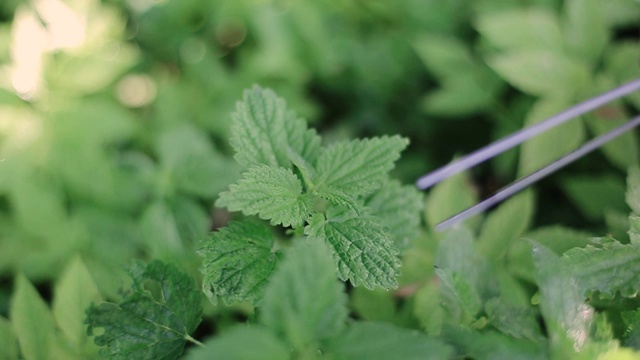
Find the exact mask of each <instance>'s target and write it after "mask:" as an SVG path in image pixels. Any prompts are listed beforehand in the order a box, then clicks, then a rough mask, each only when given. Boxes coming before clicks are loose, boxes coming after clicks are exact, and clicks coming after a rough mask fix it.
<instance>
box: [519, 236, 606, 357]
mask: <svg viewBox="0 0 640 360" xmlns="http://www.w3.org/2000/svg"><path fill="white" fill-rule="evenodd" d="M532 247H533V259H534V264H535V267H536V280H537V282H538V286H539V287H540V294H541V300H540V307H541V310H542V316H543V317H544V320H545V324H546V326H547V329H548V330H549V333H550V338H551V342H552V344H554V346H560V348H559V349H554V350H555V351H559V352H560V353H562V352H563V351H565V350H564V348H563V345H564V344H566V343H567V342H569V343H570V345H571V348H572V350H573V351H576V352H577V351H580V350H581V349H583V348H584V347H585V345H586V344H587V340H588V338H589V333H590V328H591V324H592V323H593V321H594V319H595V318H594V314H595V312H594V310H593V308H591V307H590V306H589V305H587V304H585V303H584V300H583V295H582V293H581V288H580V287H579V286H578V285H577V282H576V279H575V278H574V277H573V276H572V275H573V273H572V271H570V269H569V268H568V267H567V266H566V265H565V264H564V262H563V261H561V259H560V257H559V256H558V255H556V254H554V253H553V252H552V251H551V250H550V249H548V248H546V247H544V246H543V245H541V244H538V243H535V242H532Z"/></svg>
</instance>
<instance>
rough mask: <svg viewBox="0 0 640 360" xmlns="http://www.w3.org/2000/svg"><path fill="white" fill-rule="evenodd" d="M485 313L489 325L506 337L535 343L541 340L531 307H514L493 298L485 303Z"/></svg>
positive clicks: (502, 300) (540, 333)
mask: <svg viewBox="0 0 640 360" xmlns="http://www.w3.org/2000/svg"><path fill="white" fill-rule="evenodd" d="M485 312H486V313H487V317H488V319H489V323H490V324H491V325H492V326H493V327H495V328H496V329H498V330H500V331H501V332H503V333H504V334H506V335H509V336H512V337H514V338H516V339H525V340H536V341H538V340H541V339H542V338H543V336H542V331H541V329H540V324H539V323H538V319H537V318H536V315H537V314H536V312H535V311H534V310H533V309H532V308H531V307H525V306H516V305H514V304H512V303H510V302H509V301H505V300H504V299H503V298H493V299H490V300H489V301H487V303H486V305H485Z"/></svg>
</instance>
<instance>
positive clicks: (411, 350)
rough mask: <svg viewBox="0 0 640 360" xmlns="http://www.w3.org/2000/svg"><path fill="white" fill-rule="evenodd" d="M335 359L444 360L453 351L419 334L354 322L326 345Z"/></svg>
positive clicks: (374, 324) (381, 325)
mask: <svg viewBox="0 0 640 360" xmlns="http://www.w3.org/2000/svg"><path fill="white" fill-rule="evenodd" d="M329 346H330V353H331V354H332V355H334V356H335V358H336V359H345V360H346V359H349V360H358V359H362V360H377V359H379V360H386V359H407V360H408V359H416V360H418V359H421V360H429V359H433V360H440V359H448V358H449V357H450V356H451V355H452V353H453V349H452V348H451V347H449V346H448V345H446V344H445V343H443V342H442V341H440V340H436V339H432V338H430V337H428V336H426V335H424V334H422V333H420V332H419V331H416V330H409V329H403V328H398V327H395V326H393V325H391V324H386V323H375V322H356V323H353V324H352V325H351V326H350V327H349V329H348V330H347V331H346V332H345V333H344V334H342V335H340V336H338V337H337V338H336V340H335V341H333V342H332V343H331V344H330V345H329Z"/></svg>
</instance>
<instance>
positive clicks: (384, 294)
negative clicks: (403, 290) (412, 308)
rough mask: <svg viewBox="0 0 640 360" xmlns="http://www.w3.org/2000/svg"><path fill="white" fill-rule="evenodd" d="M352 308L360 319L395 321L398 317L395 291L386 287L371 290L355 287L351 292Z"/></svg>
mask: <svg viewBox="0 0 640 360" xmlns="http://www.w3.org/2000/svg"><path fill="white" fill-rule="evenodd" d="M349 300H350V308H352V309H353V311H354V312H355V313H356V314H357V315H358V318H359V319H362V320H369V321H387V322H393V321H394V320H395V319H396V317H397V314H396V301H395V299H394V296H393V293H392V292H390V291H387V290H384V289H379V288H378V289H374V290H369V289H367V288H364V287H361V286H360V287H357V288H353V290H352V291H351V293H350V297H349Z"/></svg>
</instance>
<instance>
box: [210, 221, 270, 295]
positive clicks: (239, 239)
mask: <svg viewBox="0 0 640 360" xmlns="http://www.w3.org/2000/svg"><path fill="white" fill-rule="evenodd" d="M274 243H275V237H274V235H273V233H271V230H270V229H269V228H268V227H267V226H266V225H264V224H261V223H258V222H253V221H243V222H231V223H229V224H228V226H226V227H224V228H222V229H220V230H218V231H216V232H214V233H211V235H210V236H209V238H208V239H207V240H205V241H204V243H203V244H202V247H201V249H200V251H199V252H198V253H199V254H200V255H201V256H202V257H203V258H204V259H203V261H202V269H201V271H202V274H203V279H202V286H203V289H204V292H205V294H207V296H209V298H210V299H211V300H212V301H214V302H215V297H216V296H219V297H221V298H222V299H223V300H224V301H225V302H226V303H233V302H236V301H247V300H251V301H253V302H254V303H256V302H258V301H259V300H260V299H261V298H262V295H263V293H264V289H265V286H266V284H267V280H268V279H269V276H270V275H271V273H272V272H273V270H274V268H275V266H276V263H277V260H278V257H279V253H278V252H275V251H274V250H273V245H274Z"/></svg>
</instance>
